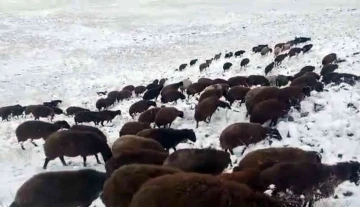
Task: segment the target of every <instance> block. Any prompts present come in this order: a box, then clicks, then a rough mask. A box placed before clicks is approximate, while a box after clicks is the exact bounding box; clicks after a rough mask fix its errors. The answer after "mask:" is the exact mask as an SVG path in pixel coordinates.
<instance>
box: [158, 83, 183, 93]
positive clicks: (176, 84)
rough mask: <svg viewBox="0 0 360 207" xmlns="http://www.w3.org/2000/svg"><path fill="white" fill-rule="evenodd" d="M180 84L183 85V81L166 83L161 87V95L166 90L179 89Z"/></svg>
mask: <svg viewBox="0 0 360 207" xmlns="http://www.w3.org/2000/svg"><path fill="white" fill-rule="evenodd" d="M181 86H183V82H182V81H180V82H178V83H173V84H169V85H167V86H165V87H164V88H163V89H162V91H161V95H164V94H165V93H166V92H168V91H173V90H174V91H177V90H179V88H180V87H181Z"/></svg>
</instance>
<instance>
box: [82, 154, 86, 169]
mask: <svg viewBox="0 0 360 207" xmlns="http://www.w3.org/2000/svg"><path fill="white" fill-rule="evenodd" d="M82 158H83V161H84V167H86V156H82Z"/></svg>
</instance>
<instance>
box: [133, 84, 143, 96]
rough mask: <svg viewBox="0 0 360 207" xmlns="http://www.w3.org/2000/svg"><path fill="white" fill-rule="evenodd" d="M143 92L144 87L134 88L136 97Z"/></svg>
mask: <svg viewBox="0 0 360 207" xmlns="http://www.w3.org/2000/svg"><path fill="white" fill-rule="evenodd" d="M145 91H146V87H145V86H136V87H135V90H134V92H135V95H136V96H138V95H140V94H143V93H144V92H145Z"/></svg>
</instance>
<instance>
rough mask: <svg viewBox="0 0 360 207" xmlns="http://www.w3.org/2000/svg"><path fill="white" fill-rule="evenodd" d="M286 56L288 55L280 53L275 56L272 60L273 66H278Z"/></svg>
mask: <svg viewBox="0 0 360 207" xmlns="http://www.w3.org/2000/svg"><path fill="white" fill-rule="evenodd" d="M287 56H288V54H281V55H278V56H276V58H275V60H274V62H275V66H279V65H280V64H281V63H282V61H283V60H284V59H285V58H286V57H287Z"/></svg>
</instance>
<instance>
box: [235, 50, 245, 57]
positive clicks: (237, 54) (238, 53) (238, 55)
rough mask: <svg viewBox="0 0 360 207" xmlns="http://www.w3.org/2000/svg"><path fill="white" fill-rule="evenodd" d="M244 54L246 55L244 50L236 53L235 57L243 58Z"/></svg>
mask: <svg viewBox="0 0 360 207" xmlns="http://www.w3.org/2000/svg"><path fill="white" fill-rule="evenodd" d="M244 53H245V51H244V50H239V51H236V52H235V54H234V56H235V57H241V56H242V55H243V54H244Z"/></svg>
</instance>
